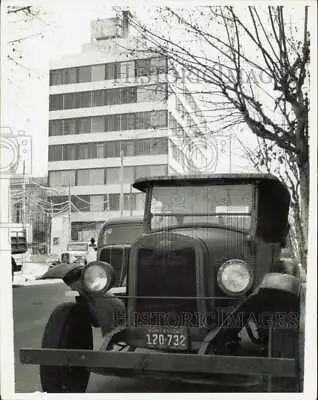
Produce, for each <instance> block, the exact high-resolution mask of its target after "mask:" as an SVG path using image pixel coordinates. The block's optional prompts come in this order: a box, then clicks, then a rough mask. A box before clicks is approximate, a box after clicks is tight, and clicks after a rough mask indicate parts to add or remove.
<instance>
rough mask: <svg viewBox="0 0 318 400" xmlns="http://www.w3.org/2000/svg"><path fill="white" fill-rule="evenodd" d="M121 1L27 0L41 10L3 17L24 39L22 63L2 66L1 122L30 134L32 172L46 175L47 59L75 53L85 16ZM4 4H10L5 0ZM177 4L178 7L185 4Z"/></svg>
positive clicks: (141, 10) (13, 36) (237, 158)
mask: <svg viewBox="0 0 318 400" xmlns="http://www.w3.org/2000/svg"><path fill="white" fill-rule="evenodd" d="M125 3H127V2H124V1H122V2H116V1H111V2H110V3H108V2H105V0H94V1H93V2H91V3H89V2H87V1H85V0H80V1H76V0H68V1H65V0H64V1H62V0H56V1H54V2H49V1H46V0H37V1H33V2H31V4H32V5H34V6H35V7H40V8H41V9H42V13H41V15H40V17H39V18H37V19H36V20H34V21H33V22H32V23H30V22H28V23H25V22H23V21H21V18H20V19H18V20H15V19H13V18H10V19H9V18H8V34H7V36H8V41H9V43H10V42H11V41H14V40H17V39H19V38H23V37H28V38H27V39H25V40H23V41H22V42H21V45H18V46H15V47H16V54H15V59H16V60H20V58H19V57H20V56H21V57H22V58H21V64H22V65H21V66H20V65H16V64H15V63H14V62H12V61H11V62H10V61H9V63H8V66H7V78H8V89H7V94H8V96H7V98H8V119H7V123H8V125H9V126H10V127H11V128H12V129H13V130H14V131H15V132H17V131H20V134H24V132H25V134H26V135H30V136H32V141H33V146H32V157H33V163H32V171H31V174H32V175H33V176H44V175H46V174H47V145H48V88H49V73H48V72H49V64H50V61H51V60H54V59H58V58H60V57H62V56H63V55H68V54H76V53H79V52H80V51H81V45H82V44H83V43H87V42H89V41H90V22H91V20H94V19H97V18H109V17H113V16H114V11H113V10H112V7H113V6H114V5H115V6H116V5H120V6H121V7H123V6H125ZM128 3H129V5H130V6H132V5H133V8H134V10H135V11H136V13H137V15H138V16H139V18H140V19H144V18H146V19H147V18H149V17H148V15H147V13H149V12H150V10H151V5H150V2H143V3H140V4H139V3H137V2H131V1H130V2H128ZM8 4H15V3H14V2H10V1H9V2H8ZM173 4H178V3H177V2H173ZM180 4H182V5H183V6H184V4H185V3H184V2H183V3H180ZM189 4H191V2H190V3H189ZM39 33H40V34H39ZM42 33H43V34H42ZM30 35H31V36H30ZM9 46H11V44H9ZM21 131H22V132H21ZM232 151H233V148H232ZM234 153H235V150H234ZM238 153H239V152H238V151H236V154H234V157H233V158H234V162H236V163H237V164H238V165H241V164H242V162H243V164H244V165H246V160H243V161H242V159H241V155H238Z"/></svg>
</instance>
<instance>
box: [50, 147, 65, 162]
mask: <svg viewBox="0 0 318 400" xmlns="http://www.w3.org/2000/svg"><path fill="white" fill-rule="evenodd" d="M61 160H63V145H62V144H56V145H50V146H49V162H50V161H61Z"/></svg>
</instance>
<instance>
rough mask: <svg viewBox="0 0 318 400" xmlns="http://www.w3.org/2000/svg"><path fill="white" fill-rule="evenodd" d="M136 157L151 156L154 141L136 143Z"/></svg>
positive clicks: (146, 140)
mask: <svg viewBox="0 0 318 400" xmlns="http://www.w3.org/2000/svg"><path fill="white" fill-rule="evenodd" d="M135 148H136V156H139V155H145V154H151V148H152V140H151V139H141V140H138V141H136V142H135Z"/></svg>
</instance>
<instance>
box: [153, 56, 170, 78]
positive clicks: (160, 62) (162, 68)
mask: <svg viewBox="0 0 318 400" xmlns="http://www.w3.org/2000/svg"><path fill="white" fill-rule="evenodd" d="M167 66H168V63H167V58H166V57H156V58H152V59H151V60H150V67H151V73H152V74H154V75H159V74H166V73H167V69H168V68H167Z"/></svg>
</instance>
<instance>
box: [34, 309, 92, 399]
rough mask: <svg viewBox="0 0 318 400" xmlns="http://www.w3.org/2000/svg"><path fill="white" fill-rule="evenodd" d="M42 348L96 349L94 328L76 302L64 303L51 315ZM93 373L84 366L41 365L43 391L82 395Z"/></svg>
mask: <svg viewBox="0 0 318 400" xmlns="http://www.w3.org/2000/svg"><path fill="white" fill-rule="evenodd" d="M42 347H43V348H52V349H85V350H90V349H92V348H93V335H92V328H91V325H90V323H89V320H88V317H87V315H86V313H85V312H84V310H83V308H82V307H81V306H80V305H79V304H76V303H65V304H61V305H59V306H58V307H56V308H55V310H54V311H53V312H52V314H51V316H50V318H49V320H48V322H47V324H46V327H45V331H44V335H43V338H42ZM89 375H90V372H89V371H88V370H87V369H86V368H83V367H57V366H46V365H41V366H40V377H41V384H42V388H43V390H44V391H45V392H49V393H63V392H64V393H65V392H66V393H83V392H85V390H86V387H87V384H88V380H89Z"/></svg>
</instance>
